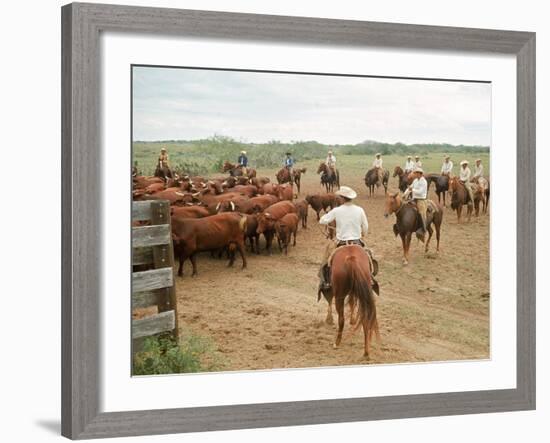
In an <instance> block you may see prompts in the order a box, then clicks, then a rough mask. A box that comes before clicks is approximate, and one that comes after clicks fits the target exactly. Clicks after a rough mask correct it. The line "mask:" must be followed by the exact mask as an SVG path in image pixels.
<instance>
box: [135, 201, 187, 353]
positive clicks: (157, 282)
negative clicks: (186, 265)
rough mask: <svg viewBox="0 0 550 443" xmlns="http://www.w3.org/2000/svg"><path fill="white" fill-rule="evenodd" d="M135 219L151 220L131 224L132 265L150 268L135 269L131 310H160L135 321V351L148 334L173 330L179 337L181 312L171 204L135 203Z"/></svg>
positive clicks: (166, 202)
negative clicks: (177, 298) (138, 224)
mask: <svg viewBox="0 0 550 443" xmlns="http://www.w3.org/2000/svg"><path fill="white" fill-rule="evenodd" d="M132 221H134V222H135V221H140V222H143V221H148V222H150V223H149V224H148V225H147V226H133V227H132V265H133V267H136V266H139V267H140V268H144V267H146V268H148V269H146V270H141V269H140V270H135V271H134V272H132V310H134V309H138V308H147V307H150V306H154V305H156V306H157V310H158V313H157V314H154V315H150V316H147V317H143V318H140V319H136V320H132V352H137V351H139V350H140V348H141V346H142V345H143V339H144V338H145V337H148V336H153V335H157V334H160V333H163V332H171V333H172V334H173V335H174V337H175V338H176V340H177V338H178V315H177V302H176V287H175V280H174V271H173V265H174V252H173V247H172V236H171V227H170V203H169V202H168V201H167V200H146V201H139V202H133V203H132Z"/></svg>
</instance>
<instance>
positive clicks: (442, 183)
mask: <svg viewBox="0 0 550 443" xmlns="http://www.w3.org/2000/svg"><path fill="white" fill-rule="evenodd" d="M426 180H427V181H428V191H429V190H430V185H431V184H432V182H433V183H434V184H435V193H436V194H437V202H438V203H439V204H441V197H443V206H444V207H445V206H447V202H446V201H445V200H446V195H447V192H448V191H449V176H448V175H440V174H428V176H427V177H426Z"/></svg>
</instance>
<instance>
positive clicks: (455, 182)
mask: <svg viewBox="0 0 550 443" xmlns="http://www.w3.org/2000/svg"><path fill="white" fill-rule="evenodd" d="M470 186H471V187H472V194H473V195H474V201H473V202H470V195H469V194H468V191H467V190H466V186H464V183H462V182H461V181H460V180H459V179H458V177H453V178H451V179H450V180H449V192H450V193H451V208H452V209H453V210H455V211H456V215H457V218H458V223H460V222H461V221H462V207H463V206H464V205H468V210H467V211H468V212H467V213H466V214H467V215H468V221H470V220H471V218H472V212H473V209H474V207H475V211H476V217H477V216H478V215H479V203H480V202H482V201H483V202H485V200H486V199H485V196H484V190H483V189H482V188H481V187H480V186H479V185H477V184H476V183H470ZM484 205H485V203H484Z"/></svg>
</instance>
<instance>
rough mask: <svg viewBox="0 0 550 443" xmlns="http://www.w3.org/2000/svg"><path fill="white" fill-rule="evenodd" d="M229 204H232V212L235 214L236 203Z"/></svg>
mask: <svg viewBox="0 0 550 443" xmlns="http://www.w3.org/2000/svg"><path fill="white" fill-rule="evenodd" d="M229 203H231V210H232V211H233V212H235V203H233V202H229Z"/></svg>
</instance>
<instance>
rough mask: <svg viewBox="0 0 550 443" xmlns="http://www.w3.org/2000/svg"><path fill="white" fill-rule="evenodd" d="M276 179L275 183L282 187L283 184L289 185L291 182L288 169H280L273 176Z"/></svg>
mask: <svg viewBox="0 0 550 443" xmlns="http://www.w3.org/2000/svg"><path fill="white" fill-rule="evenodd" d="M275 177H276V178H277V183H279V184H280V185H282V184H283V183H291V182H292V181H293V180H291V178H292V177H291V175H290V170H289V169H288V168H281V169H279V171H278V172H277V174H276V175H275Z"/></svg>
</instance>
